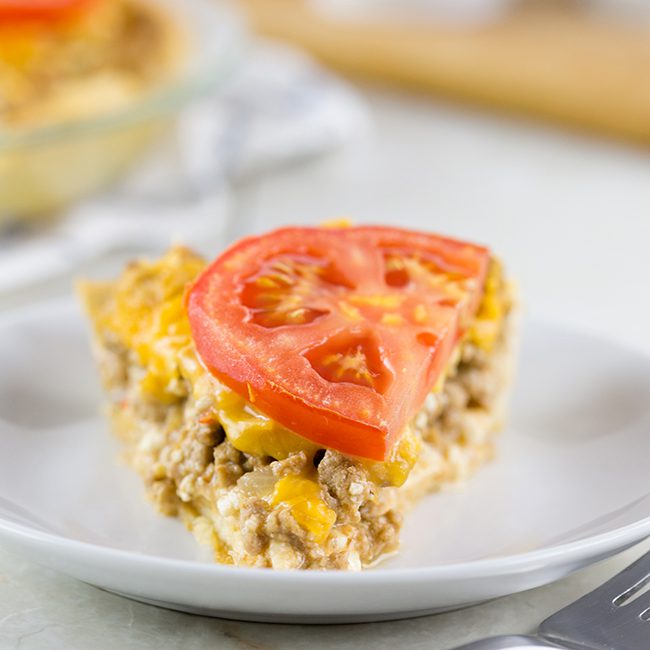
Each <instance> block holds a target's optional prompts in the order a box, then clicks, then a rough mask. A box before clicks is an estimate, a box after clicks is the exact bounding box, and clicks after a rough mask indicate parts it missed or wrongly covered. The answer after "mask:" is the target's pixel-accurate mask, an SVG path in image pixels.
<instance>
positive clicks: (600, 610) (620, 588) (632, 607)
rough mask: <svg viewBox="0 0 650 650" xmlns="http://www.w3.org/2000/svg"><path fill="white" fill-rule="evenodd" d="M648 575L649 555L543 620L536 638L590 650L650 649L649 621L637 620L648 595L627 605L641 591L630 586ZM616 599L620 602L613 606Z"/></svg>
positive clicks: (649, 598) (648, 603) (648, 604)
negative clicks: (539, 637)
mask: <svg viewBox="0 0 650 650" xmlns="http://www.w3.org/2000/svg"><path fill="white" fill-rule="evenodd" d="M648 575H650V552H649V553H646V554H645V555H643V556H641V557H640V558H639V559H638V560H637V561H636V562H634V563H633V564H631V565H630V566H629V567H627V568H626V569H623V571H621V572H620V573H618V574H617V575H615V576H614V577H613V578H611V579H610V580H608V581H607V582H606V583H605V584H603V585H601V586H600V587H598V588H597V589H595V590H594V591H592V592H591V593H589V594H587V595H586V596H583V597H582V598H580V600H577V601H576V602H575V603H572V604H571V605H569V606H568V607H565V608H564V609H562V610H560V611H559V612H557V614H554V615H553V616H551V617H549V618H547V619H546V620H545V621H544V622H543V623H542V625H541V626H540V628H539V633H540V635H541V636H542V637H543V638H545V639H549V640H552V641H555V642H563V643H565V644H566V645H569V646H572V647H573V646H576V645H577V646H579V647H588V648H593V649H594V650H611V649H612V648H617V650H633V649H635V650H638V648H647V647H650V622H648V621H647V620H645V617H644V618H642V617H641V614H642V613H643V612H644V611H646V610H647V609H648V608H650V593H644V594H642V595H641V596H638V597H637V598H636V599H635V600H634V601H633V602H629V599H631V598H633V597H634V594H635V593H637V592H638V591H639V589H641V588H642V587H641V586H640V587H639V588H638V589H634V586H635V585H637V584H639V583H640V582H643V581H644V579H645V578H647V576H648ZM626 592H629V594H627V595H626ZM625 596H626V597H625ZM617 599H619V601H620V602H618V603H616V604H615V602H614V601H616V600H617Z"/></svg>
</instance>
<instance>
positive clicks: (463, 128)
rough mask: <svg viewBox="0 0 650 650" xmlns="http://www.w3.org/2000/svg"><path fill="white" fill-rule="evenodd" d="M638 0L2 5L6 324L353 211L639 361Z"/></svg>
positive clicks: (645, 261)
mask: <svg viewBox="0 0 650 650" xmlns="http://www.w3.org/2000/svg"><path fill="white" fill-rule="evenodd" d="M649 77H650V2H646V1H645V0H239V1H233V2H230V3H225V2H222V1H220V0H0V308H1V309H9V308H11V307H14V306H16V305H18V304H23V303H26V302H30V301H34V300H41V299H49V298H52V297H55V296H59V295H61V294H68V293H71V283H72V279H73V278H74V277H75V276H79V275H91V276H93V275H94V276H105V275H107V274H110V273H114V272H115V271H116V270H117V268H118V267H119V265H121V264H122V263H123V262H124V260H125V259H128V258H131V257H133V256H135V255H140V254H147V255H151V256H153V255H156V254H157V253H159V252H161V251H162V250H164V249H165V248H166V247H167V246H168V245H169V244H170V243H171V242H178V241H181V242H185V243H187V244H188V245H190V246H193V247H195V248H198V249H199V250H200V251H201V252H202V253H204V254H205V255H206V256H208V257H214V256H215V255H216V254H217V253H218V252H219V251H220V250H221V249H222V248H223V247H224V246H226V245H227V244H229V243H231V242H232V241H233V240H234V239H236V238H239V237H241V236H242V235H245V234H249V233H254V232H261V231H264V230H268V229H270V228H273V227H276V226H279V225H283V224H316V223H318V222H320V221H323V220H326V219H331V218H336V217H348V218H351V219H353V220H355V221H358V222H374V223H392V224H397V225H400V226H406V227H414V228H421V229H426V230H432V231H440V232H444V233H448V234H452V235H456V236H459V237H464V238H467V239H470V240H473V241H477V242H480V243H485V244H487V245H489V246H490V247H491V248H493V249H494V250H495V251H496V252H497V253H498V254H499V255H500V256H501V257H503V258H504V260H505V262H506V264H507V265H508V266H509V267H510V269H511V273H512V274H513V275H514V276H515V277H518V278H519V279H520V283H521V286H522V294H523V296H524V302H525V304H526V306H527V309H528V311H529V313H533V314H536V315H541V316H543V317H546V318H553V319H559V320H564V321H567V320H568V321H570V322H572V323H574V324H576V325H577V326H580V327H582V328H586V329H589V330H592V331H597V332H601V333H605V334H608V335H610V336H614V337H616V338H619V339H624V340H626V341H631V342H633V343H635V344H638V345H640V346H643V347H645V349H647V350H649V351H650V340H648V337H647V334H646V331H647V329H648V318H649V317H650V307H649V306H648V299H647V297H646V295H647V289H646V279H648V278H650V255H649V254H648V247H649V246H648V242H649V241H650V182H649V179H650V84H648V82H647V80H648V78H649Z"/></svg>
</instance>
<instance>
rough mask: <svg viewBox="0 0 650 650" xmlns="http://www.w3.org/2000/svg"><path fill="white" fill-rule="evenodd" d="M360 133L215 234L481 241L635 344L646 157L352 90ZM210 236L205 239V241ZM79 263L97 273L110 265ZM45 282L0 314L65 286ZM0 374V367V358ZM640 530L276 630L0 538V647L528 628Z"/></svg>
mask: <svg viewBox="0 0 650 650" xmlns="http://www.w3.org/2000/svg"><path fill="white" fill-rule="evenodd" d="M367 97H368V101H369V103H370V105H371V108H372V110H373V114H374V117H375V131H374V134H372V135H371V136H369V137H368V138H367V139H366V140H364V141H358V142H354V143H351V144H350V146H349V147H347V148H346V149H345V150H344V151H342V152H340V153H339V154H336V155H332V156H329V157H327V158H323V159H319V160H317V161H313V162H310V163H304V164H301V165H298V166H295V167H293V168H291V169H285V170H282V171H279V172H277V173H275V174H273V175H270V176H267V177H265V178H263V179H261V180H257V181H250V182H248V183H246V184H245V185H240V186H238V187H236V188H233V198H234V213H233V215H232V218H231V222H230V224H229V226H228V234H227V239H229V240H230V239H233V238H235V237H237V236H239V235H241V234H243V233H246V232H255V231H261V230H264V229H267V228H270V227H272V226H276V225H280V224H282V223H292V222H293V223H295V222H313V223H316V222H318V221H320V220H321V219H325V218H329V217H332V216H338V215H351V216H354V217H355V218H356V219H357V220H360V221H374V222H386V223H388V222H392V223H400V224H403V225H411V226H416V227H418V226H419V227H424V228H428V229H431V230H440V231H445V232H449V233H453V234H457V235H460V236H465V237H468V238H471V239H474V240H478V241H484V242H487V243H489V244H490V245H491V246H492V247H493V248H494V249H495V250H497V251H499V253H500V254H501V255H502V256H503V257H504V259H505V260H506V261H507V263H508V266H509V267H510V269H511V270H512V273H513V274H514V275H515V276H516V277H518V278H519V280H520V282H521V287H522V293H523V295H524V296H525V303H526V306H527V309H528V310H529V311H532V312H536V313H538V314H541V315H545V316H548V317H550V318H554V319H561V320H563V321H565V322H566V321H568V322H570V323H572V324H574V325H575V326H576V327H580V328H582V329H588V330H590V331H595V332H599V333H601V334H603V335H606V336H609V337H613V338H616V339H618V340H621V341H624V342H625V343H626V344H628V345H631V346H634V347H636V348H638V349H640V350H644V351H645V352H650V337H648V335H647V331H648V324H649V323H650V303H649V301H648V299H647V287H646V283H647V278H648V277H650V255H648V254H647V247H648V245H647V242H648V241H649V240H650V216H649V215H650V183H649V182H648V178H650V174H649V172H650V155H648V153H646V152H644V151H640V150H633V149H630V148H626V147H624V146H622V145H621V146H619V145H617V144H615V143H608V142H603V141H599V140H596V139H591V138H589V137H587V136H578V135H569V134H566V133H563V132H561V131H558V130H553V129H550V128H548V129H547V128H545V127H542V126H533V125H529V124H526V123H523V122H514V121H508V120H505V119H502V118H499V117H495V116H490V115H484V114H481V113H478V112H473V111H471V110H467V109H463V110H457V109H455V108H452V107H450V106H447V105H442V104H436V103H433V102H431V101H428V100H424V99H415V98H405V97H400V96H397V95H392V94H388V93H382V92H379V91H367ZM223 243H224V242H223V241H220V242H217V241H215V242H212V243H208V246H209V247H213V248H214V250H215V251H216V250H217V249H218V247H219V246H221V245H222V244H223ZM116 262H117V260H116V259H111V260H103V261H102V262H101V263H98V264H96V265H95V267H94V268H89V269H86V270H87V271H88V272H91V273H93V274H101V273H103V272H105V271H106V270H108V269H110V268H112V266H114V265H115V264H116ZM69 286H70V285H69V279H58V280H53V281H52V282H50V283H48V284H46V285H43V286H42V287H40V288H37V289H34V290H32V291H29V292H24V293H21V294H15V295H6V296H4V297H3V298H1V299H0V310H3V309H9V308H11V307H12V306H15V305H17V304H21V303H24V302H29V301H31V300H34V299H38V298H42V297H44V296H52V295H55V294H64V293H67V292H69ZM0 371H1V370H0ZM648 548H650V544H649V543H648V542H645V543H644V544H643V545H641V546H640V547H637V548H635V549H631V550H629V551H626V552H625V553H624V554H622V555H619V556H617V557H615V558H612V559H610V560H607V561H604V562H602V563H600V564H598V565H596V566H593V567H591V568H588V569H584V570H582V571H580V572H578V573H576V574H574V575H572V576H570V577H568V578H566V579H564V580H561V581H559V582H557V583H555V584H553V585H549V586H546V587H543V588H540V589H536V590H533V591H530V592H526V593H523V594H519V595H514V596H510V597H507V598H504V599H501V600H498V601H494V602H491V603H487V604H484V605H481V606H476V607H473V608H470V609H466V610H463V611H459V612H454V613H449V614H443V615H438V616H431V617H426V618H420V619H414V620H409V621H398V622H392V623H376V624H369V625H348V626H329V627H324V626H318V627H307V626H302V627H301V626H286V625H262V624H247V623H237V622H232V621H221V620H213V619H207V618H201V617H195V616H189V615H186V614H180V613H176V612H170V611H166V610H162V609H158V608H155V607H151V606H148V605H142V604H139V603H136V602H133V601H129V600H126V599H124V598H121V597H118V596H114V595H112V594H108V593H105V592H102V591H100V590H98V589H95V588H93V587H91V586H88V585H85V584H83V583H80V582H77V581H75V580H72V579H69V578H67V577H65V576H62V575H58V574H56V573H54V572H52V571H49V570H45V569H42V568H39V567H38V566H36V565H33V564H29V563H27V562H25V561H23V560H21V559H20V558H18V557H15V556H12V555H9V554H7V553H6V552H4V551H2V550H0V648H1V649H2V650H4V649H5V648H21V649H22V650H26V649H29V650H31V649H34V650H36V649H44V650H45V649H48V650H49V649H51V648H66V649H70V650H76V649H84V650H86V649H88V648H94V649H95V650H103V649H108V648H117V647H128V648H156V649H159V650H166V649H172V648H183V649H187V650H194V649H197V650H198V649H202V648H215V647H218V648H254V649H260V650H263V649H269V650H270V649H276V648H282V649H285V648H286V649H293V648H295V649H301V648H310V649H312V648H363V647H368V648H373V649H378V650H380V649H382V648H395V647H401V648H409V649H410V648H430V649H440V650H444V649H448V648H451V647H452V646H454V645H456V644H458V643H462V642H466V641H470V640H474V639H477V638H481V637H484V636H488V635H493V634H503V633H508V634H511V633H528V632H532V631H533V630H534V629H535V628H536V627H537V625H538V624H539V622H541V620H543V619H544V618H545V617H546V616H548V615H549V614H550V613H552V612H554V611H556V610H557V609H559V608H561V607H562V606H563V605H565V604H567V603H569V602H571V601H572V600H574V599H576V598H577V597H579V596H580V595H582V594H584V593H585V592H587V591H588V590H590V589H592V588H594V587H595V586H597V585H598V584H599V583H600V582H602V581H603V580H605V579H606V578H607V577H609V576H610V575H612V574H613V573H614V572H616V571H617V570H619V569H620V568H622V567H623V566H624V565H625V564H626V563H628V562H630V561H631V560H632V559H633V558H634V557H635V556H637V555H638V554H639V553H640V552H641V551H642V550H647V549H648Z"/></svg>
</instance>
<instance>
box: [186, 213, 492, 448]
mask: <svg viewBox="0 0 650 650" xmlns="http://www.w3.org/2000/svg"><path fill="white" fill-rule="evenodd" d="M488 262H489V252H488V251H487V249H485V248H482V247H480V246H476V245H473V244H467V243H464V242H459V241H455V240H452V239H446V238H443V237H439V236H437V235H431V234H424V233H417V232H411V231H407V230H400V229H396V228H385V227H371V226H368V227H357V228H340V229H329V228H327V229H326V228H285V229H282V230H277V231H275V232H271V233H269V234H266V235H262V236H260V237H251V238H248V239H244V240H242V241H241V242H239V243H238V244H235V245H234V246H232V247H231V248H230V249H228V250H227V251H226V252H225V253H223V254H222V255H221V256H220V257H218V258H217V259H216V260H215V261H214V262H213V263H212V264H211V265H210V266H209V267H208V268H207V269H206V270H205V271H204V272H203V273H202V274H201V275H200V276H199V278H197V280H196V281H195V283H194V284H193V286H192V287H191V288H190V290H189V292H188V294H187V310H188V315H189V319H190V324H191V330H192V336H193V339H194V342H195V345H196V348H197V351H198V354H199V356H200V358H201V359H202V361H203V363H204V365H205V367H206V368H207V369H208V370H209V371H210V372H211V373H212V374H213V375H214V376H215V377H216V378H217V379H219V380H220V381H221V382H223V383H224V384H226V385H227V386H229V387H230V388H232V389H233V390H235V391H236V392H237V393H239V394H240V395H242V396H243V397H245V398H246V399H248V400H249V401H251V402H252V403H253V404H254V405H255V407H256V408H258V409H259V410H260V411H262V412H263V413H265V414H266V415H268V416H269V417H271V418H273V419H274V420H276V421H278V422H280V423H281V424H282V425H284V426H286V427H287V428H289V429H291V430H293V431H295V432H296V433H298V434H300V435H301V436H303V437H305V438H308V439H309V440H312V441H313V442H316V443H317V444H320V445H323V446H324V447H328V448H331V449H336V450H339V451H341V452H343V453H346V454H349V455H354V456H360V457H364V458H371V459H375V460H383V459H384V458H385V457H386V455H387V453H388V452H389V450H390V448H391V447H392V445H393V444H394V442H395V441H396V440H397V439H398V438H399V436H400V434H401V432H402V431H403V430H404V427H405V426H406V424H407V423H408V422H409V420H410V419H411V418H412V417H413V416H414V415H415V413H416V412H417V411H418V410H419V408H420V407H421V405H422V403H423V401H424V398H425V397H426V395H427V393H428V392H429V391H430V390H431V389H432V388H433V386H434V384H435V383H436V380H437V379H438V377H439V375H440V373H441V371H442V370H443V368H444V366H445V364H446V362H447V361H448V359H449V357H450V355H451V352H452V349H453V347H454V345H455V343H456V341H457V340H458V336H459V335H460V333H461V332H462V330H463V329H464V328H465V327H466V326H467V325H468V322H469V319H470V318H471V317H472V316H473V315H474V313H475V312H476V309H477V307H478V303H479V300H480V297H481V293H482V287H483V283H484V281H485V276H486V272H487V267H488Z"/></svg>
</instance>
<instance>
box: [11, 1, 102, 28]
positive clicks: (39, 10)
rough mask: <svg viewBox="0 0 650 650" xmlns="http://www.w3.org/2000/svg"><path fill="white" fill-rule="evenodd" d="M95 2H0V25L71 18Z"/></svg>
mask: <svg viewBox="0 0 650 650" xmlns="http://www.w3.org/2000/svg"><path fill="white" fill-rule="evenodd" d="M93 1H94V0H0V25H2V23H4V22H5V21H6V22H10V21H23V20H27V21H32V20H37V21H43V20H46V21H49V20H59V19H65V18H69V17H71V16H74V15H75V14H76V13H78V12H79V11H81V10H83V9H84V8H85V7H87V6H88V5H90V4H91V3H92V2H93Z"/></svg>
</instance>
